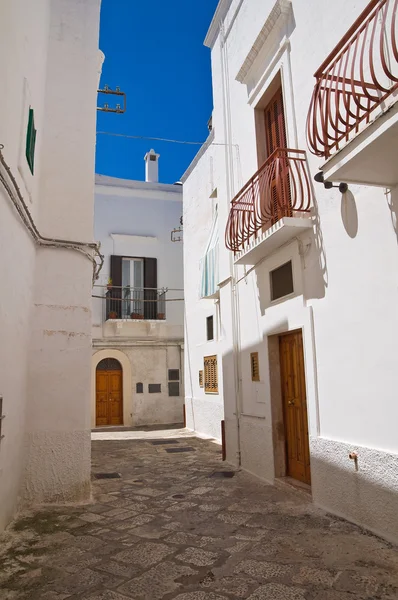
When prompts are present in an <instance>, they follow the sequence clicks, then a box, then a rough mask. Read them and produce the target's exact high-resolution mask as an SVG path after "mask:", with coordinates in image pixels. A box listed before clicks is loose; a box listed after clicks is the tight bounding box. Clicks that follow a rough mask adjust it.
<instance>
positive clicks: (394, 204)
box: [386, 187, 398, 243]
mask: <svg viewBox="0 0 398 600" xmlns="http://www.w3.org/2000/svg"><path fill="white" fill-rule="evenodd" d="M386 198H387V204H388V208H389V209H390V213H391V223H392V226H393V227H394V231H395V235H396V237H397V243H398V187H395V188H392V189H391V190H388V191H387V193H386Z"/></svg>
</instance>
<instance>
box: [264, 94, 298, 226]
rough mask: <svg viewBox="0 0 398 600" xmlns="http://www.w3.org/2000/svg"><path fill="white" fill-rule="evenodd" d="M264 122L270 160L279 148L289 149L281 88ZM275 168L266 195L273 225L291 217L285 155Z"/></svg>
mask: <svg viewBox="0 0 398 600" xmlns="http://www.w3.org/2000/svg"><path fill="white" fill-rule="evenodd" d="M264 122H265V141H266V147H267V158H268V157H269V156H270V155H271V154H272V153H273V152H274V151H275V150H277V149H278V148H281V149H285V148H287V138H286V124H285V109H284V106H283V94H282V88H281V87H280V88H279V89H278V91H277V92H276V94H275V95H274V96H273V97H272V99H271V100H270V102H269V103H268V104H267V106H266V108H265V110H264ZM274 168H275V171H274V172H273V174H272V175H273V176H272V180H271V182H270V183H271V190H268V191H267V193H266V202H267V203H269V208H268V211H267V214H268V213H270V224H271V225H273V224H274V223H276V222H277V221H278V220H279V219H280V218H282V217H286V216H291V211H290V206H291V203H290V181H289V172H288V171H289V169H288V161H287V158H286V156H285V155H282V154H281V155H279V156H278V157H277V160H276V161H275V162H274ZM276 169H278V172H276Z"/></svg>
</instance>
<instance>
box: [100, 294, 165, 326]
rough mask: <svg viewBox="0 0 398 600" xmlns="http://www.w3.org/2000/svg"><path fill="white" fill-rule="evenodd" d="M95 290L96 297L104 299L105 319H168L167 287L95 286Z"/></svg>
mask: <svg viewBox="0 0 398 600" xmlns="http://www.w3.org/2000/svg"><path fill="white" fill-rule="evenodd" d="M94 290H95V296H94V297H97V298H98V297H99V298H101V299H102V300H103V304H102V309H103V321H109V320H115V319H123V320H126V319H133V320H135V321H142V320H156V321H164V320H165V319H166V293H167V289H164V288H162V289H159V290H158V289H152V288H151V289H149V288H135V287H130V286H124V287H118V286H107V287H104V286H95V287H94Z"/></svg>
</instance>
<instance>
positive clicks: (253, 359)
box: [250, 352, 260, 381]
mask: <svg viewBox="0 0 398 600" xmlns="http://www.w3.org/2000/svg"><path fill="white" fill-rule="evenodd" d="M250 363H251V371H252V381H260V366H259V363H258V352H252V353H251V354H250Z"/></svg>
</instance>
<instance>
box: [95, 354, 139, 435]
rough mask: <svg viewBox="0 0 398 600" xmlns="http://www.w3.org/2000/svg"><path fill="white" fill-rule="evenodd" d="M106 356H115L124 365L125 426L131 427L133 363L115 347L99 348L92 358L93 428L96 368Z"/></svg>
mask: <svg viewBox="0 0 398 600" xmlns="http://www.w3.org/2000/svg"><path fill="white" fill-rule="evenodd" d="M104 358H115V359H116V360H118V361H119V362H120V364H121V365H122V372H123V388H122V389H123V425H124V426H125V427H131V426H132V425H133V389H132V383H131V382H132V379H131V364H130V360H129V359H128V357H127V356H126V354H124V352H121V351H120V350H115V349H113V348H109V349H108V348H105V349H104V350H98V352H95V354H93V356H92V359H91V364H92V373H91V428H92V429H94V428H95V427H96V425H95V416H96V389H95V388H96V370H97V365H98V363H100V362H101V360H103V359H104Z"/></svg>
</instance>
